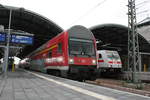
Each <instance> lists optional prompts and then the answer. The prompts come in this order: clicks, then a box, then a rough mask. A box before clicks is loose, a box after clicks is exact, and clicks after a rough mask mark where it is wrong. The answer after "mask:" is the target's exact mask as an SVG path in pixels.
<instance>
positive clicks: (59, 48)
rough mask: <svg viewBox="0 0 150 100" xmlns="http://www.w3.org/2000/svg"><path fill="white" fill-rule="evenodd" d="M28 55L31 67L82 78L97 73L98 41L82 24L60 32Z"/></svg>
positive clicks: (59, 74)
mask: <svg viewBox="0 0 150 100" xmlns="http://www.w3.org/2000/svg"><path fill="white" fill-rule="evenodd" d="M28 57H29V58H30V59H31V69H35V70H39V71H44V72H47V73H50V74H55V75H58V76H63V77H69V78H77V79H80V80H82V79H94V78H95V76H96V75H95V74H96V73H95V72H96V69H97V56H96V40H95V37H94V36H93V34H92V32H91V31H90V30H88V29H87V28H85V27H83V26H80V25H78V26H74V27H72V28H70V29H69V30H67V31H65V32H62V33H60V34H58V35H57V36H56V37H54V38H52V39H51V40H49V41H48V42H47V43H45V44H44V45H43V46H41V47H40V48H38V49H37V50H35V51H34V52H33V53H31V54H30V55H29V56H28Z"/></svg>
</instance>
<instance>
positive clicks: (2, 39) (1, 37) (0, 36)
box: [0, 33, 6, 42]
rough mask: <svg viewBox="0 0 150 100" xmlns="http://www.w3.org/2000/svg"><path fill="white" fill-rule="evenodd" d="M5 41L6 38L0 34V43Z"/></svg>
mask: <svg viewBox="0 0 150 100" xmlns="http://www.w3.org/2000/svg"><path fill="white" fill-rule="evenodd" d="M5 41H6V36H5V34H4V33H0V42H5Z"/></svg>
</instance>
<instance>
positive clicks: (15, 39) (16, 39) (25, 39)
mask: <svg viewBox="0 0 150 100" xmlns="http://www.w3.org/2000/svg"><path fill="white" fill-rule="evenodd" d="M11 43H17V44H18V43H20V44H33V37H32V36H22V35H11Z"/></svg>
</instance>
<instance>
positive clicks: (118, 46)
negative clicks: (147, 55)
mask: <svg viewBox="0 0 150 100" xmlns="http://www.w3.org/2000/svg"><path fill="white" fill-rule="evenodd" d="M90 29H91V31H92V32H93V33H94V36H95V37H96V39H97V40H98V41H100V43H98V45H97V46H98V49H110V50H118V51H120V53H123V54H127V51H128V27H126V26H123V25H118V24H102V25H97V26H94V27H92V28H90ZM138 36H139V45H140V52H150V43H149V42H148V41H147V40H146V39H145V38H144V37H143V36H142V35H140V34H138Z"/></svg>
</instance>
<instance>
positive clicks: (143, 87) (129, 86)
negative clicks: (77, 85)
mask: <svg viewBox="0 0 150 100" xmlns="http://www.w3.org/2000/svg"><path fill="white" fill-rule="evenodd" d="M86 83H89V84H94V85H99V86H104V87H108V88H113V89H117V90H121V91H126V92H131V93H136V94H140V95H144V96H149V97H150V84H147V83H142V84H133V83H127V82H125V81H122V80H115V79H104V78H101V79H97V80H95V81H86Z"/></svg>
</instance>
